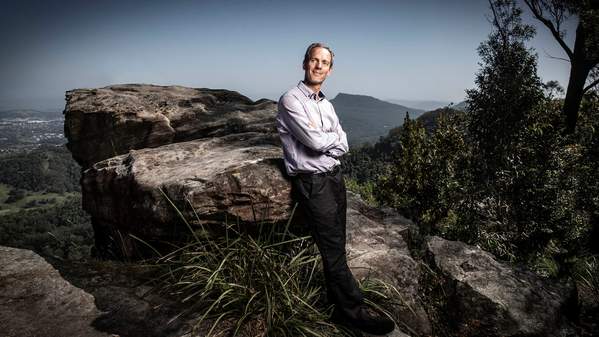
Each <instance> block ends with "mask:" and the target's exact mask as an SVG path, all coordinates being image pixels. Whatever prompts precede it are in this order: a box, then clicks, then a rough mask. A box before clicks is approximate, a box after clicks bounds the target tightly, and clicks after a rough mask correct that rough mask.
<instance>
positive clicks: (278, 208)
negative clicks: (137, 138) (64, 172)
mask: <svg viewBox="0 0 599 337" xmlns="http://www.w3.org/2000/svg"><path fill="white" fill-rule="evenodd" d="M277 142H278V135H273V134H264V133H255V132H248V133H238V134H231V135H227V136H222V137H213V138H208V139H199V140H193V141H188V142H180V143H173V144H168V145H163V146H160V147H157V148H147V149H141V150H131V151H129V153H128V154H125V155H120V156H116V157H113V158H110V159H107V160H103V161H101V162H98V163H96V164H94V165H93V166H92V167H91V168H89V169H87V170H86V171H84V172H83V176H82V179H81V181H82V195H83V208H84V209H85V210H86V211H87V212H88V213H89V214H90V215H91V217H92V224H93V226H94V232H95V240H96V248H97V249H98V250H99V253H100V254H101V255H103V256H107V257H111V256H114V257H134V256H135V255H137V252H136V249H137V248H136V247H138V246H139V245H136V244H135V242H134V240H133V239H132V238H131V237H130V235H129V234H133V235H135V236H137V237H139V238H142V239H144V240H150V241H155V242H156V241H163V240H167V241H178V240H177V239H179V241H180V239H181V238H182V237H183V236H184V235H185V234H188V235H189V234H191V232H190V230H189V228H188V226H186V225H184V223H183V222H182V218H184V219H185V220H186V221H187V222H188V224H189V225H190V226H191V227H192V228H193V230H194V231H195V230H199V229H200V228H201V226H204V228H205V229H207V230H210V229H213V230H217V229H216V228H213V227H214V226H218V225H219V224H222V223H224V222H225V221H226V222H228V223H229V224H234V223H237V222H239V223H240V224H242V226H243V224H247V223H256V222H260V221H267V222H277V221H283V220H285V219H287V218H289V215H290V211H291V199H290V186H289V182H288V180H287V178H286V177H285V175H284V171H285V170H284V168H283V162H282V159H281V156H282V150H281V148H280V146H279V145H278V143H277ZM179 211H180V212H181V216H180V215H179V213H178V212H179ZM220 227H222V226H220Z"/></svg>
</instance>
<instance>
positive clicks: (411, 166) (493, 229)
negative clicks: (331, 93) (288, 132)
mask: <svg viewBox="0 0 599 337" xmlns="http://www.w3.org/2000/svg"><path fill="white" fill-rule="evenodd" d="M493 4H494V16H493V18H494V20H493V26H494V31H493V33H491V34H490V35H489V39H488V40H487V41H484V42H483V43H481V46H480V47H479V53H480V55H481V59H482V61H483V62H482V64H481V66H482V68H481V69H480V71H479V72H478V73H477V75H476V88H474V89H471V90H468V91H467V94H468V99H467V100H466V103H467V104H468V107H469V109H468V111H466V112H460V111H455V110H450V109H448V110H447V112H448V113H440V114H439V116H438V118H437V119H436V128H434V129H433V130H427V129H425V127H424V126H423V125H422V123H420V121H419V120H416V121H414V120H411V119H409V118H406V121H405V122H404V125H403V127H402V128H400V129H395V130H392V131H393V132H390V133H389V135H388V136H387V137H386V138H384V139H381V141H379V142H378V143H377V144H374V145H373V146H366V147H364V148H362V149H359V150H357V151H353V152H354V153H352V154H351V155H350V156H349V158H347V159H346V160H345V162H344V164H345V169H346V171H347V172H348V173H349V176H350V177H351V178H353V179H355V181H356V183H355V184H356V185H357V186H361V185H363V184H366V183H367V182H369V181H370V182H372V181H374V187H373V188H372V190H373V191H374V197H375V199H376V200H377V202H379V203H381V204H383V205H389V206H393V207H395V208H396V209H398V210H399V211H400V213H402V214H403V215H405V216H408V217H410V218H411V219H412V220H414V221H415V222H417V223H418V224H419V226H420V228H421V232H422V233H424V234H435V235H441V236H443V237H445V238H448V239H452V240H461V241H464V242H466V243H469V244H476V245H479V246H481V247H482V248H484V249H485V250H487V251H490V252H492V253H494V254H495V255H496V256H497V257H499V258H501V259H504V260H506V261H511V262H516V263H524V264H527V265H528V266H529V267H530V268H532V269H533V270H536V271H537V272H538V273H539V274H540V275H544V276H551V277H562V276H563V277H567V276H571V275H573V273H574V270H575V269H576V268H577V267H576V266H577V265H579V263H578V262H579V260H580V259H587V257H588V256H596V255H597V254H598V253H599V252H598V251H597V248H596V247H595V246H594V245H593V242H595V243H596V242H597V237H598V236H599V228H598V227H599V199H597V196H598V195H599V150H598V149H599V146H598V145H599V97H598V96H597V94H596V93H595V92H594V91H593V90H590V91H589V92H588V93H587V94H586V95H585V96H584V99H583V102H582V104H581V106H580V115H579V118H578V124H577V128H576V132H575V133H572V134H570V133H568V132H564V130H566V129H567V128H568V125H567V121H566V117H565V116H564V114H563V109H562V106H563V100H561V99H559V98H556V97H555V95H556V94H559V93H560V92H563V90H562V89H561V88H559V86H556V83H555V82H550V83H547V84H543V83H541V82H540V80H539V78H538V76H537V73H536V55H535V54H534V52H533V51H532V50H530V49H527V48H526V44H525V43H526V41H527V40H529V39H530V38H531V37H532V36H533V34H534V30H533V29H532V27H530V26H527V25H525V24H523V23H522V22H521V19H520V13H521V11H520V10H519V9H518V8H517V7H516V6H515V5H514V3H513V1H507V0H502V1H495V2H493ZM375 162H376V164H373V163H375ZM364 172H366V173H364ZM358 189H359V188H358Z"/></svg>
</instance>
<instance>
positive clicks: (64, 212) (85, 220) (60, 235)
mask: <svg viewBox="0 0 599 337" xmlns="http://www.w3.org/2000/svg"><path fill="white" fill-rule="evenodd" d="M79 177H80V168H79V166H78V165H77V163H76V162H75V161H74V160H73V159H72V158H71V155H70V153H69V152H68V150H66V148H64V147H55V146H42V147H40V148H38V149H36V150H33V151H30V152H23V153H16V154H9V155H6V156H3V157H1V158H0V182H1V183H0V245H6V246H12V247H18V248H24V249H31V250H33V251H35V252H37V253H39V254H40V255H43V256H52V257H56V258H60V259H84V258H89V256H90V250H91V247H92V245H93V231H92V228H91V224H90V219H89V216H88V215H87V214H86V213H85V212H84V211H83V210H82V209H81V193H80V192H78V191H80V185H79Z"/></svg>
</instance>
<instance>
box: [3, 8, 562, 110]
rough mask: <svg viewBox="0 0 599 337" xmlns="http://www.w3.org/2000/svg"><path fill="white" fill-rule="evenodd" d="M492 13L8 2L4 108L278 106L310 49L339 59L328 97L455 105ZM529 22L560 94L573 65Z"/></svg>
mask: <svg viewBox="0 0 599 337" xmlns="http://www.w3.org/2000/svg"><path fill="white" fill-rule="evenodd" d="M488 12H489V11H488V2H487V1H486V0H461V1H457V0H453V1H452V0H445V1H440V0H406V1H377V0H370V1H229V0H221V1H197V0H196V1H178V0H173V1H149V0H147V1H126V0H120V1H113V0H102V1H85V0H81V1H28V0H21V1H17V0H9V1H6V0H5V1H3V2H2V5H1V8H0V43H1V44H2V46H3V49H4V50H5V51H3V52H2V54H1V56H0V57H1V58H2V59H1V60H0V81H1V82H0V109H7V108H37V109H45V108H50V109H51V108H63V107H64V92H65V91H66V90H70V89H74V88H93V87H102V86H106V85H110V84H118V83H152V84H159V85H171V84H177V85H183V86H189V87H206V88H224V89H230V90H236V91H238V92H240V93H242V94H244V95H246V96H249V97H250V98H252V99H258V98H261V97H266V98H270V99H277V98H278V97H279V95H280V94H281V93H282V92H284V91H285V90H287V89H288V88H290V87H291V86H293V85H295V84H296V83H297V82H298V81H299V80H301V79H302V78H303V71H302V69H301V60H302V57H303V53H304V51H305V48H306V47H307V45H308V44H310V43H311V42H315V41H321V42H324V43H326V44H329V45H330V46H331V47H332V48H333V50H334V52H335V55H336V57H335V66H334V69H333V73H332V74H331V76H330V77H329V78H328V79H327V81H326V82H325V85H324V86H323V92H325V94H327V95H328V96H329V97H330V98H331V97H334V96H335V95H336V94H337V93H339V92H346V93H353V94H364V95H371V96H375V97H377V98H381V99H410V100H441V101H453V102H458V101H461V100H463V99H464V97H465V93H464V90H465V89H468V88H472V87H473V86H474V76H475V73H476V71H477V69H478V68H479V65H478V62H479V57H478V55H477V52H476V48H477V47H478V45H479V44H480V42H481V41H483V40H485V39H486V37H487V35H488V34H489V32H490V31H491V26H490V24H489V22H488V21H487V18H486V17H485V16H486V15H488ZM524 18H525V21H527V22H531V23H534V24H535V25H536V26H537V27H538V28H537V36H536V37H535V39H534V40H532V41H531V44H530V46H531V47H534V48H536V50H537V53H538V55H539V74H540V76H541V78H542V79H543V80H545V81H548V80H558V81H559V82H560V83H561V84H562V86H565V85H566V81H567V78H568V72H569V64H568V63H567V62H564V61H560V60H556V59H552V58H550V57H548V56H547V54H550V55H553V56H557V57H565V55H564V53H563V52H562V51H561V49H560V48H559V47H558V45H557V43H555V41H554V40H553V39H552V38H551V36H550V35H549V33H548V32H547V30H546V29H545V27H541V26H539V25H538V24H537V22H536V21H534V20H533V19H531V18H530V15H529V13H528V11H527V10H526V9H525V15H524ZM569 26H570V27H569V28H570V30H571V31H572V32H574V28H573V26H572V25H569ZM570 37H572V35H571V34H570V36H569V38H570ZM570 40H571V39H568V41H570ZM570 44H571V41H570Z"/></svg>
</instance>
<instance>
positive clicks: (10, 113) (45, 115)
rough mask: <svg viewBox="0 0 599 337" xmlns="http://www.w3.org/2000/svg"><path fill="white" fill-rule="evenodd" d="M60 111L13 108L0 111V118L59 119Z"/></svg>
mask: <svg viewBox="0 0 599 337" xmlns="http://www.w3.org/2000/svg"><path fill="white" fill-rule="evenodd" d="M61 118H63V115H62V111H39V110H33V109H14V110H4V111H0V119H41V120H50V119H61Z"/></svg>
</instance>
